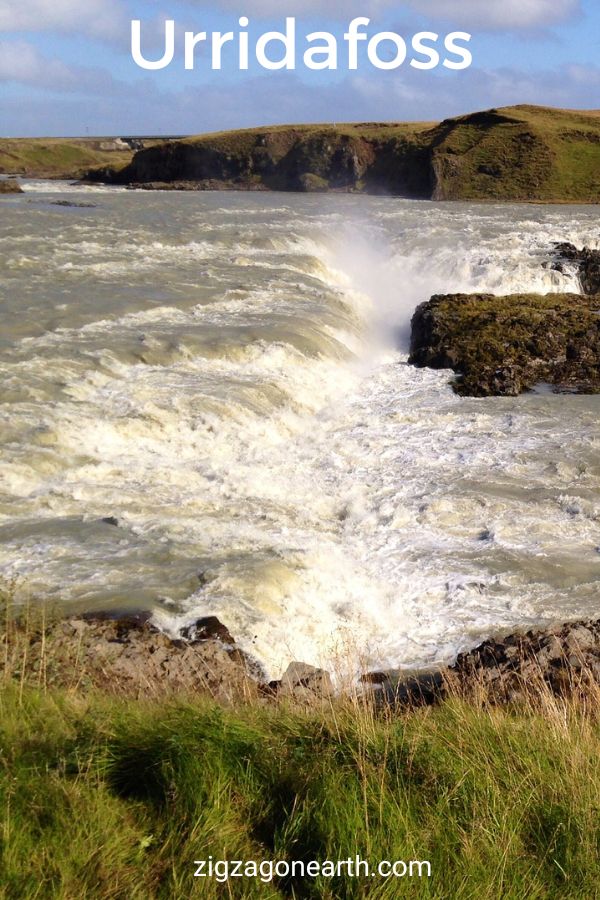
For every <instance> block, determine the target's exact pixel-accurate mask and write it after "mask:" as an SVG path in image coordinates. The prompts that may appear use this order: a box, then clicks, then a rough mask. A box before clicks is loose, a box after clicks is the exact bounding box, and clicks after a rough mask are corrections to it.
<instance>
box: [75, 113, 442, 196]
mask: <svg viewBox="0 0 600 900" xmlns="http://www.w3.org/2000/svg"><path fill="white" fill-rule="evenodd" d="M92 174H93V173H92ZM103 174H106V173H103ZM111 180H112V181H114V182H116V183H121V184H136V185H147V184H152V183H156V182H159V183H167V184H169V183H170V184H173V183H177V184H178V185H181V184H182V183H185V182H187V183H188V186H189V187H193V186H200V187H213V186H215V182H217V183H220V184H221V186H223V187H231V188H238V189H267V190H269V189H270V190H283V191H322V190H325V191H330V190H331V191H364V192H367V193H393V194H401V195H403V196H407V197H430V196H431V192H432V183H431V168H430V165H429V148H428V142H427V140H425V139H423V138H422V137H420V134H419V132H418V131H417V130H415V131H412V132H411V131H410V130H408V128H407V127H403V126H388V127H386V126H362V127H361V126H354V127H353V126H348V127H347V128H340V129H338V128H328V127H318V126H315V127H311V128H289V129H272V130H269V129H261V130H258V131H250V132H232V133H231V134H225V135H215V136H211V135H208V136H206V137H202V138H196V139H190V140H185V141H176V142H169V143H166V144H163V145H161V146H158V147H153V148H150V149H148V150H143V151H140V152H139V153H137V154H136V155H135V157H134V159H133V160H132V162H131V164H130V165H129V166H127V167H126V168H125V169H123V170H121V171H120V172H116V173H113V175H112V178H111Z"/></svg>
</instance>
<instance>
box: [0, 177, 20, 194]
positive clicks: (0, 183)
mask: <svg viewBox="0 0 600 900" xmlns="http://www.w3.org/2000/svg"><path fill="white" fill-rule="evenodd" d="M23 193H24V191H23V188H22V187H21V185H20V184H19V182H18V181H16V180H15V179H14V178H2V179H0V194H23Z"/></svg>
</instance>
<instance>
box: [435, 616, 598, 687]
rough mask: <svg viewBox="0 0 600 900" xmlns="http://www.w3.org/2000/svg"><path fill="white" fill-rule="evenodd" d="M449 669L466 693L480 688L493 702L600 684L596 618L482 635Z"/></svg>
mask: <svg viewBox="0 0 600 900" xmlns="http://www.w3.org/2000/svg"><path fill="white" fill-rule="evenodd" d="M448 671H449V675H450V677H452V678H454V679H455V681H456V683H457V684H458V685H459V687H460V689H461V690H462V691H463V692H464V693H465V694H467V695H469V694H470V693H472V692H473V691H476V690H478V689H479V690H481V689H483V690H484V692H486V693H487V699H488V700H489V701H490V702H492V703H507V702H513V701H515V700H520V699H523V698H526V697H529V698H530V697H531V696H532V695H534V694H536V693H539V691H540V690H542V689H544V686H545V688H546V689H549V690H550V691H551V692H552V693H554V694H558V695H561V696H563V695H566V694H569V695H570V694H573V693H574V692H583V693H585V691H586V686H587V685H588V684H589V683H591V682H593V683H595V684H596V685H600V621H595V622H575V623H572V624H567V625H561V626H558V627H555V628H549V629H547V630H537V631H528V632H526V633H522V634H521V633H518V634H513V635H510V636H508V637H506V638H499V639H496V640H488V641H484V642H483V643H482V644H480V645H479V646H478V647H476V648H475V649H474V650H471V651H470V652H468V653H462V654H460V656H459V657H458V659H457V660H456V663H455V664H454V666H451V667H450V669H449V670H448Z"/></svg>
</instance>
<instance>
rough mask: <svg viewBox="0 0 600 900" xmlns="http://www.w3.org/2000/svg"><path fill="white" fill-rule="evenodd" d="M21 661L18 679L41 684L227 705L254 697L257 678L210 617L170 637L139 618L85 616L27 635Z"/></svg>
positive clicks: (255, 670) (141, 615) (137, 615)
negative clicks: (206, 698) (199, 698)
mask: <svg viewBox="0 0 600 900" xmlns="http://www.w3.org/2000/svg"><path fill="white" fill-rule="evenodd" d="M16 627H17V628H18V627H19V624H18V623H17V625H16ZM29 627H30V628H31V626H30V625H29ZM23 656H24V658H25V665H26V668H27V672H26V673H25V674H26V675H27V674H28V675H29V676H30V677H31V676H32V675H33V676H36V675H37V676H38V677H41V675H42V674H43V680H44V683H45V684H47V685H52V686H59V687H64V688H68V689H77V690H78V691H82V690H83V691H86V690H101V691H103V692H105V693H109V694H118V695H124V696H133V697H147V696H163V695H171V694H190V693H193V694H197V693H205V694H207V695H210V696H212V697H214V698H216V699H219V700H223V701H229V700H232V699H236V698H237V699H239V698H242V697H247V696H249V695H251V694H252V693H253V692H256V689H257V683H258V680H259V679H260V677H261V672H260V669H259V667H258V666H257V665H256V663H255V662H253V661H252V660H250V659H249V658H248V657H246V656H245V654H244V653H242V651H241V650H240V649H239V648H238V647H236V645H235V642H234V640H233V638H232V637H231V635H230V634H229V632H228V631H227V629H226V628H225V626H224V625H222V624H221V623H220V622H219V621H218V619H216V618H215V617H207V618H206V619H199V620H197V621H196V622H195V623H194V624H193V625H190V626H187V627H186V628H183V629H182V630H181V633H180V635H179V636H178V637H177V638H171V637H169V636H168V635H167V634H165V633H163V632H162V631H160V630H159V629H158V628H156V627H155V626H154V625H153V624H152V621H151V618H150V614H149V613H147V612H141V613H124V614H112V613H91V614H86V615H85V616H83V617H81V618H71V619H66V620H64V621H59V622H54V623H52V624H50V625H45V626H44V627H38V628H37V629H36V628H33V629H32V630H31V633H30V634H29V635H28V649H27V654H26V655H23ZM18 675H19V677H20V675H21V673H20V672H19V673H18Z"/></svg>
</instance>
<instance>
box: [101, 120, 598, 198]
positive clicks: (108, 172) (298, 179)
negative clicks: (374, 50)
mask: <svg viewBox="0 0 600 900" xmlns="http://www.w3.org/2000/svg"><path fill="white" fill-rule="evenodd" d="M599 172H600V113H598V112H583V111H573V110H558V109H549V108H545V107H535V106H515V107H508V108H505V109H492V110H487V111H485V112H479V113H473V114H471V115H467V116H459V117H457V118H452V119H447V120H445V121H444V122H441V123H440V124H432V123H408V124H407V123H404V124H402V123H365V124H353V125H305V126H279V127H272V128H259V129H250V130H245V131H232V132H221V133H217V134H208V135H201V136H198V137H192V138H186V139H184V140H177V141H167V142H165V143H161V144H158V145H156V146H153V147H149V148H147V149H144V150H140V151H139V152H138V153H136V155H135V156H134V158H133V160H132V161H131V163H130V164H129V165H127V166H125V167H124V168H121V169H116V168H101V169H95V170H92V171H91V172H89V173H88V175H87V177H88V179H90V180H95V181H104V182H108V183H113V184H124V185H129V186H134V187H140V188H145V189H153V188H154V189H180V190H210V189H221V190H222V189H230V190H282V191H307V192H320V191H323V192H325V191H347V192H357V193H371V194H391V195H394V196H402V197H408V198H419V199H434V200H502V201H541V202H551V201H554V202H577V203H582V202H585V203H589V202H600V175H599V174H598V173H599Z"/></svg>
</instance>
